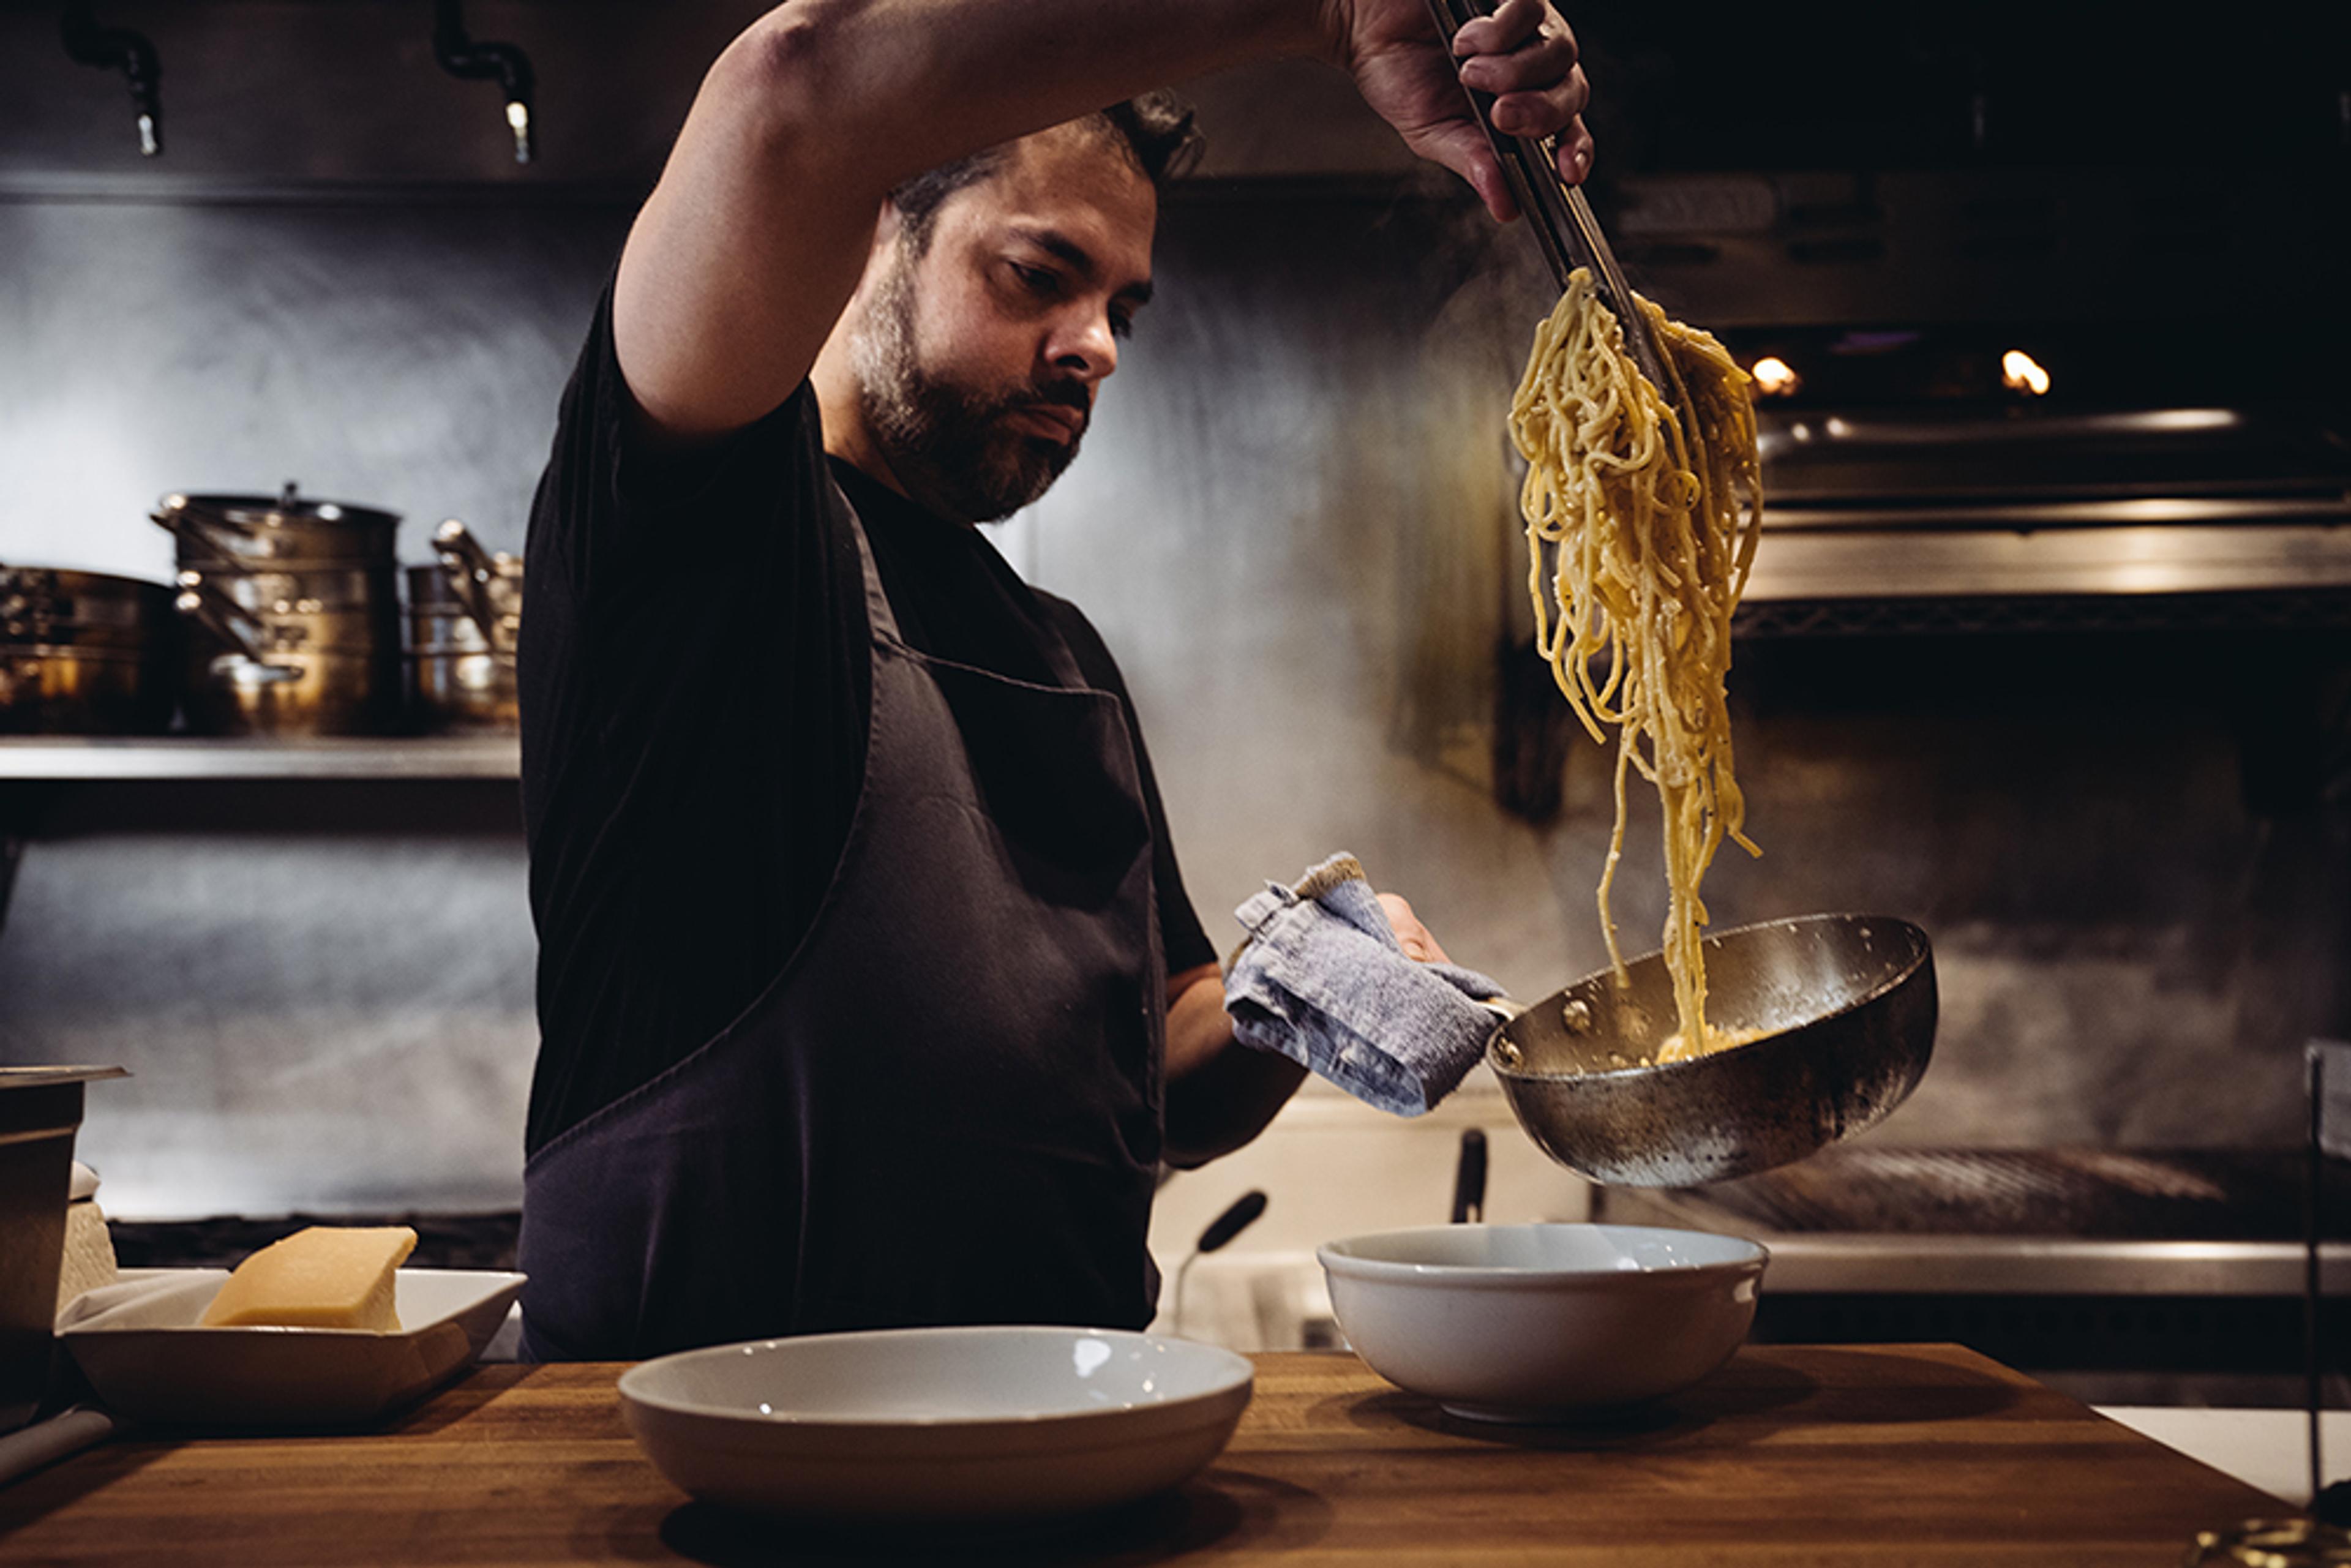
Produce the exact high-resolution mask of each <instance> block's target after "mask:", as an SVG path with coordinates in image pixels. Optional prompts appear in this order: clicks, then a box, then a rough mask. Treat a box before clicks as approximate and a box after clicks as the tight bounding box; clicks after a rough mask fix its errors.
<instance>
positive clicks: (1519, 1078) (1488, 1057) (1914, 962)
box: [1479, 911, 1935, 1085]
mask: <svg viewBox="0 0 2351 1568" xmlns="http://www.w3.org/2000/svg"><path fill="white" fill-rule="evenodd" d="M1828 920H1834V921H1841V922H1846V923H1860V922H1865V921H1866V922H1873V923H1875V922H1883V923H1885V924H1886V925H1899V926H1901V927H1902V928H1903V929H1904V930H1906V931H1907V932H1910V933H1912V934H1913V935H1915V936H1917V938H1918V951H1917V954H1915V955H1914V956H1912V957H1911V959H1910V961H1909V962H1908V963H1907V964H1904V965H1903V966H1901V967H1899V968H1897V969H1896V970H1895V971H1894V972H1893V973H1892V974H1890V975H1887V976H1886V977H1885V978H1884V979H1882V980H1880V981H1879V982H1878V983H1877V984H1876V985H1874V986H1872V987H1870V988H1868V989H1867V990H1865V991H1862V992H1860V993H1858V994H1856V995H1855V996H1854V997H1852V998H1848V999H1847V1000H1846V1001H1845V1002H1844V1003H1843V1004H1842V1005H1840V1006H1838V1007H1835V1008H1832V1009H1830V1010H1829V1011H1827V1012H1824V1013H1823V1014H1821V1015H1820V1016H1819V1017H1818V1018H1813V1019H1805V1020H1804V1022H1803V1023H1802V1024H1800V1025H1796V1026H1794V1027H1792V1028H1789V1029H1780V1030H1772V1031H1771V1033H1769V1034H1761V1035H1757V1036H1756V1037H1755V1038H1754V1039H1753V1040H1742V1041H1740V1043H1739V1044H1737V1045H1729V1046H1725V1047H1723V1048H1722V1049H1721V1050H1720V1051H1708V1052H1706V1053H1705V1054H1704V1055H1702V1056H1686V1057H1683V1058H1682V1059H1681V1060H1680V1061H1649V1062H1641V1061H1635V1062H1633V1063H1632V1064H1630V1065H1629V1066H1625V1067H1609V1068H1604V1069H1602V1070H1600V1071H1583V1072H1544V1071H1534V1070H1531V1069H1529V1068H1524V1067H1511V1066H1510V1065H1509V1064H1507V1063H1505V1062H1504V1061H1502V1060H1501V1058H1500V1057H1499V1056H1498V1055H1497V1054H1496V1053H1495V1050H1494V1047H1495V1045H1496V1043H1497V1042H1498V1041H1499V1040H1501V1038H1502V1036H1503V1033H1504V1032H1505V1030H1508V1029H1509V1028H1510V1025H1508V1024H1504V1025H1502V1026H1500V1027H1499V1028H1498V1029H1496V1030H1494V1032H1493V1033H1492V1035H1490V1036H1489V1037H1488V1039H1487V1041H1486V1049H1485V1051H1484V1052H1483V1053H1482V1055H1481V1057H1480V1059H1479V1060H1481V1061H1484V1062H1485V1064H1486V1067H1487V1070H1488V1071H1490V1072H1492V1073H1493V1074H1494V1076H1495V1077H1497V1078H1499V1079H1501V1080H1502V1081H1503V1082H1504V1083H1505V1084H1506V1085H1507V1084H1509V1083H1510V1082H1519V1083H1570V1082H1601V1081H1604V1080H1609V1079H1618V1078H1634V1077H1652V1078H1653V1077H1656V1076H1658V1075H1660V1074H1673V1073H1683V1072H1687V1071H1694V1070H1708V1064H1709V1063H1719V1062H1720V1061H1722V1060H1723V1059H1725V1058H1727V1057H1731V1056H1736V1055H1738V1054H1740V1052H1742V1051H1752V1050H1754V1049H1756V1048H1757V1047H1759V1046H1768V1045H1770V1044H1771V1042H1772V1041H1773V1040H1784V1039H1786V1038H1787V1037H1788V1036H1789V1035H1792V1034H1793V1033H1795V1032H1796V1030H1797V1029H1808V1028H1811V1027H1813V1026H1814V1025H1817V1024H1823V1023H1826V1022H1827V1021H1829V1020H1830V1019H1839V1018H1843V1017H1844V1016H1845V1015H1846V1014H1847V1013H1851V1012H1855V1011H1858V1010H1859V1009H1862V1008H1864V1007H1866V1006H1867V1005H1868V1004H1870V1003H1871V1002H1874V1001H1876V1000H1877V999H1878V998H1880V997H1883V996H1885V995H1886V993H1887V992H1888V991H1891V990H1892V989H1894V988H1895V987H1896V986H1899V985H1901V984H1903V983H1904V982H1905V981H1907V980H1908V979H1909V978H1910V977H1912V976H1913V975H1915V974H1917V972H1918V970H1919V969H1920V968H1921V967H1923V966H1925V965H1928V964H1931V963H1933V962H1934V959H1935V949H1934V945H1933V943H1932V941H1931V939H1930V938H1929V937H1928V935H1927V929H1926V927H1925V926H1923V925H1919V924H1918V923H1917V921H1915V920H1906V919H1904V918H1903V917H1902V916H1901V915H1860V914H1839V913H1836V912H1834V911H1824V912H1822V913H1818V914H1813V915H1780V916H1779V917H1777V918H1776V919H1771V920H1750V921H1749V922H1748V923H1747V924H1746V925H1734V926H1732V927H1730V928H1729V930H1727V931H1711V932H1708V934H1707V935H1706V936H1704V937H1702V938H1700V941H1701V943H1702V944H1703V945H1707V946H1719V945H1720V944H1722V943H1725V942H1728V941H1729V940H1730V939H1731V938H1732V937H1733V936H1745V935H1746V934H1747V933H1749V932H1750V931H1761V930H1763V929H1764V928H1765V927H1767V926H1772V925H1814V924H1816V923H1818V922H1821V921H1828ZM1664 956H1665V949H1664V948H1662V947H1660V948H1658V949H1656V951H1655V952H1649V953H1643V954H1640V955H1639V956H1635V957H1632V958H1627V959H1626V960H1625V968H1627V969H1631V968H1634V967H1636V966H1638V965H1642V964H1646V963H1648V962H1650V961H1651V960H1652V959H1662V958H1663V957H1664ZM1611 972H1612V971H1610V970H1608V969H1594V970H1593V972H1592V973H1591V974H1589V975H1585V976H1583V977H1580V978H1577V979H1573V980H1570V981H1569V982H1568V983H1567V984H1566V985H1564V986H1562V987H1561V988H1559V989H1558V990H1556V991H1553V992H1552V994H1551V995H1550V996H1547V997H1545V998H1543V999H1542V1000H1541V1001H1539V1002H1537V1003H1535V1004H1534V1006H1535V1007H1538V1008H1540V1007H1543V1006H1545V1005H1547V1004H1549V1003H1551V1002H1552V1001H1555V1000H1557V999H1558V998H1561V997H1563V996H1566V995H1567V994H1568V993H1569V992H1570V991H1573V990H1575V989H1578V988H1581V987H1583V986H1588V985H1590V984H1592V983H1593V981H1594V980H1598V979H1602V978H1604V977H1606V976H1607V975H1609V974H1610V973H1611ZM1528 1010H1529V1011H1532V1010H1533V1009H1528ZM1708 1025H1709V1027H1711V1025H1712V1020H1711V1019H1708Z"/></svg>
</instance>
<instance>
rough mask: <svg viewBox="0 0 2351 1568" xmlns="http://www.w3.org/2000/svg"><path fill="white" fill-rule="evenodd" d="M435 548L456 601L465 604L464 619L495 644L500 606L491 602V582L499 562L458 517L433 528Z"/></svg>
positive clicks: (495, 574) (493, 645)
mask: <svg viewBox="0 0 2351 1568" xmlns="http://www.w3.org/2000/svg"><path fill="white" fill-rule="evenodd" d="M433 548H434V552H435V553H437V554H438V555H439V556H440V558H441V570H442V571H443V573H444V575H446V576H447V578H448V579H449V586H450V587H451V588H452V589H455V591H456V594H457V601H458V602H459V603H461V604H463V605H464V606H465V618H466V619H467V620H469V621H471V622H473V623H474V625H475V628H476V629H477V630H479V631H480V632H481V633H482V635H483V637H485V638H486V639H487V640H488V642H489V644H490V646H491V647H493V648H495V647H496V646H497V645H498V621H499V616H498V611H497V606H496V605H495V604H493V603H492V602H491V601H490V583H491V582H492V580H495V579H496V576H497V573H498V569H497V563H496V561H494V560H492V559H490V552H489V551H487V550H486V549H483V548H482V541H481V540H479V539H477V538H475V537H474V536H473V534H472V533H471V532H470V531H469V530H468V529H467V528H466V527H465V524H464V523H463V522H461V521H459V520H458V519H457V518H455V517H451V518H449V519H448V520H447V521H445V522H444V523H443V524H442V525H441V526H440V527H439V528H435V529H434V530H433Z"/></svg>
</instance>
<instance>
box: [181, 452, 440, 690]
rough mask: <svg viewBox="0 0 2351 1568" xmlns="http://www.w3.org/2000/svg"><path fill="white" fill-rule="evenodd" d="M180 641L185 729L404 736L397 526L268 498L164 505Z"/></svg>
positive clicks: (391, 517)
mask: <svg viewBox="0 0 2351 1568" xmlns="http://www.w3.org/2000/svg"><path fill="white" fill-rule="evenodd" d="M153 516H154V520H155V522H156V523H157V524H159V525H160V526H162V527H163V528H168V529H170V530H171V532H172V536H173V537H174V538H176V539H177V540H178V541H179V549H178V556H179V564H180V568H181V570H180V576H179V588H180V593H179V597H178V599H177V600H176V601H175V602H176V603H177V605H178V607H179V609H180V611H181V612H182V613H183V614H184V615H185V616H187V617H188V618H189V619H190V620H191V621H192V622H194V623H195V624H196V626H197V627H198V628H199V630H198V631H197V632H196V634H195V635H194V636H193V638H192V639H191V643H192V648H191V653H190V660H189V665H190V676H191V678H190V680H189V689H188V692H187V695H186V701H185V706H186V709H187V716H188V727H189V728H190V729H192V730H193V731H195V732H197V733H199V734H205V735H387V734H393V733H396V732H398V731H399V730H400V729H401V728H402V727H403V724H404V718H405V715H404V712H403V709H404V706H405V695H406V694H405V691H404V686H403V683H402V672H401V645H400V579H399V570H400V569H399V563H398V558H397V555H396V554H395V534H396V531H397V528H398V527H399V522H400V518H399V517H398V516H397V515H396V514H394V513H391V512H384V511H379V510H377V509H376V508H374V507H354V506H349V505H346V504H344V503H342V502H339V501H313V500H307V499H305V498H303V497H301V496H300V494H299V493H298V488H297V486H294V485H292V484H290V483H289V484H287V486H286V487H285V489H284V490H283V491H282V492H281V493H280V494H279V495H277V497H263V496H183V495H173V496H167V497H164V498H163V501H162V505H161V506H160V507H158V508H157V509H156V511H155V513H154V514H153Z"/></svg>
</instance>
